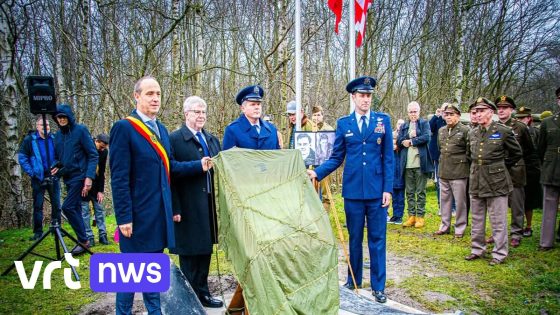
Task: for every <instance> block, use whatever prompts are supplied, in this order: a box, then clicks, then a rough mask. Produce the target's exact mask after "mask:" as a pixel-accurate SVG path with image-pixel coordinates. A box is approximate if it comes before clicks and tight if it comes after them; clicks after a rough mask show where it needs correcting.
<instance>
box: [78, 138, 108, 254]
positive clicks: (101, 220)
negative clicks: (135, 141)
mask: <svg viewBox="0 0 560 315" xmlns="http://www.w3.org/2000/svg"><path fill="white" fill-rule="evenodd" d="M94 143H95V148H96V149H97V154H98V155H99V161H98V162H97V168H96V170H95V179H94V180H93V183H92V186H91V190H90V191H89V192H88V194H87V195H86V196H85V197H82V218H83V219H84V225H85V228H86V235H87V238H88V240H89V246H94V245H95V238H94V236H93V231H92V229H91V225H90V221H89V220H90V208H89V204H90V202H91V203H93V212H94V215H95V219H94V221H93V222H94V223H95V225H96V226H97V229H98V230H99V243H101V244H103V245H109V240H108V239H107V228H106V227H105V209H103V205H102V203H103V198H104V194H103V191H104V190H105V166H106V165H107V155H108V153H107V148H108V147H109V136H108V135H106V134H104V133H102V134H99V135H98V136H97V137H95V139H94Z"/></svg>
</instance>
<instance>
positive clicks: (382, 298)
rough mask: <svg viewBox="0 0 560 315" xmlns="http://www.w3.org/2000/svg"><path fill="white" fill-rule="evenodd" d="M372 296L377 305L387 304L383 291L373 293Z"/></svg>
mask: <svg viewBox="0 0 560 315" xmlns="http://www.w3.org/2000/svg"><path fill="white" fill-rule="evenodd" d="M373 296H375V300H376V301H377V302H378V303H385V302H387V296H385V291H373Z"/></svg>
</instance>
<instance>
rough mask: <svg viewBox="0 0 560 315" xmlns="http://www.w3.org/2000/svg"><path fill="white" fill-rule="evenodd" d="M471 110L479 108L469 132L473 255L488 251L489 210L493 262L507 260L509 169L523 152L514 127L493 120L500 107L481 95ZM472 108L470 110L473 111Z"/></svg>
mask: <svg viewBox="0 0 560 315" xmlns="http://www.w3.org/2000/svg"><path fill="white" fill-rule="evenodd" d="M470 109H474V110H475V111H476V118H477V121H478V127H476V128H474V129H471V131H470V132H469V140H470V143H469V146H468V148H467V156H468V157H469V158H470V160H471V170H470V178H469V194H470V196H471V214H472V230H471V239H472V240H471V254H470V255H468V256H467V257H465V259H466V260H468V261H472V260H476V259H479V258H482V257H484V255H485V253H486V241H485V237H484V233H485V230H486V212H488V215H489V217H490V224H491V226H492V235H493V237H494V249H493V250H492V260H491V261H490V265H492V266H493V265H498V264H501V263H503V262H504V260H505V259H506V257H507V256H508V233H507V232H508V229H507V209H508V195H509V194H510V193H511V192H512V191H513V185H512V182H511V177H510V175H509V172H508V171H507V169H508V168H510V167H512V166H513V165H515V163H517V162H518V161H519V160H520V159H521V158H522V157H523V152H522V151H521V147H520V146H519V143H518V142H517V140H516V139H515V136H514V134H513V131H512V130H511V128H509V127H507V126H504V125H502V124H501V123H497V122H494V121H492V116H493V115H494V112H496V110H497V107H496V105H495V104H494V103H492V102H491V101H490V100H488V99H486V98H484V97H479V98H478V99H477V100H476V101H475V102H474V103H473V104H472V105H471V106H470ZM470 109H469V110H470Z"/></svg>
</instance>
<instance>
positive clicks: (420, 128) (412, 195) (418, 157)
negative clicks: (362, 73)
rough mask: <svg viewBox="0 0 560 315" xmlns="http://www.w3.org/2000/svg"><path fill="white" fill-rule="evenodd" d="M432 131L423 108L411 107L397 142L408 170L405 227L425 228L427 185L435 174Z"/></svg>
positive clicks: (403, 164) (405, 168)
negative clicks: (431, 147) (422, 111)
mask: <svg viewBox="0 0 560 315" xmlns="http://www.w3.org/2000/svg"><path fill="white" fill-rule="evenodd" d="M430 137H431V131H430V125H429V124H428V122H427V121H426V120H425V119H422V118H420V104H418V103H417V102H410V103H409V104H408V121H407V122H405V123H404V125H403V126H402V128H401V130H400V131H399V136H398V139H397V145H398V146H399V150H401V156H400V163H401V167H402V168H403V169H404V185H405V191H406V199H407V204H408V220H406V222H405V223H403V226H404V227H411V226H414V227H416V228H421V227H423V226H424V224H425V223H424V214H425V213H426V184H427V182H428V177H430V175H431V173H432V172H433V171H434V166H433V163H432V158H431V157H430V152H429V150H428V143H429V142H430Z"/></svg>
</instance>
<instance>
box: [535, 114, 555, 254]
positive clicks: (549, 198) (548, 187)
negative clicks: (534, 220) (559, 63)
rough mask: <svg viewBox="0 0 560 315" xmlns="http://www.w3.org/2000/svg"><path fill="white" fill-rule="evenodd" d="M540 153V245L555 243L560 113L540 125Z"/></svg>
mask: <svg viewBox="0 0 560 315" xmlns="http://www.w3.org/2000/svg"><path fill="white" fill-rule="evenodd" d="M538 153H539V156H540V159H541V161H542V168H541V184H543V191H544V197H543V217H542V226H541V240H540V242H539V245H540V246H541V247H544V248H550V247H552V246H553V245H554V231H555V228H556V214H557V211H558V201H559V197H560V113H556V114H555V115H554V116H551V117H548V118H545V119H544V120H543V121H542V123H541V127H540V136H539V147H538Z"/></svg>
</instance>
